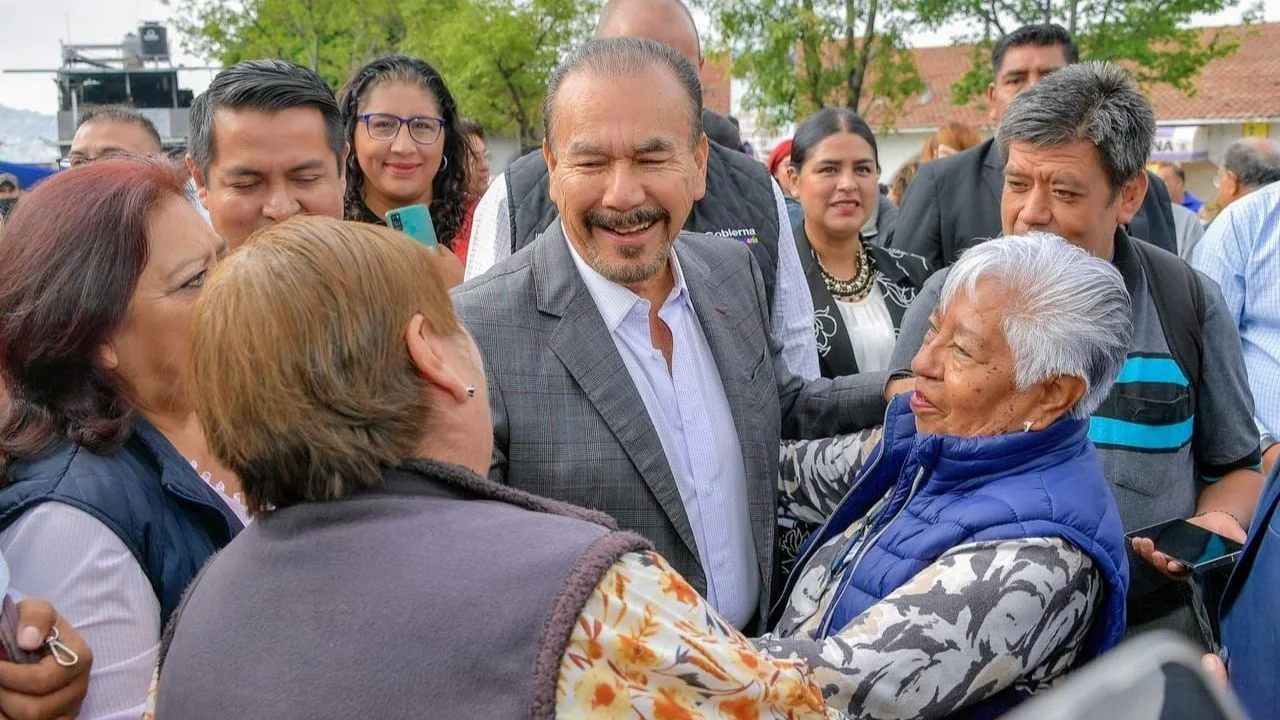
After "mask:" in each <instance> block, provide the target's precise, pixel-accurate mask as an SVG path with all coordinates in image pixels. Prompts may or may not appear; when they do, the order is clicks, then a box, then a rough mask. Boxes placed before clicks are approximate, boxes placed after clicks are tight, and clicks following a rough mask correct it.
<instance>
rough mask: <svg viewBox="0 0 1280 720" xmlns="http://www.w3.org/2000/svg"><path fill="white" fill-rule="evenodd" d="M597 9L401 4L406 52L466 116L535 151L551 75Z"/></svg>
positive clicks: (476, 2) (408, 0)
mask: <svg viewBox="0 0 1280 720" xmlns="http://www.w3.org/2000/svg"><path fill="white" fill-rule="evenodd" d="M597 9H598V8H597V5H596V3H594V2H588V1H587V0H522V1H520V2H512V1H511V0H444V1H443V2H442V0H405V2H404V13H405V19H406V25H407V30H408V32H407V37H406V40H405V42H404V50H405V51H406V52H409V53H413V54H417V55H419V56H421V57H423V58H426V59H427V60H428V61H429V62H431V63H432V64H433V65H435V66H436V67H437V68H439V70H440V71H441V73H442V74H443V75H444V76H445V78H446V80H447V81H448V83H449V89H450V90H451V91H452V92H453V93H454V95H455V96H456V97H457V98H458V102H459V105H460V106H461V107H462V108H463V110H464V112H465V113H466V114H468V115H470V116H472V117H475V118H476V119H478V120H479V121H480V122H481V123H482V124H484V125H485V127H486V128H488V129H489V130H490V131H491V132H499V133H511V134H515V135H516V136H517V137H518V138H519V139H520V144H521V146H522V147H524V148H528V147H533V146H535V145H537V144H538V143H539V142H540V141H541V139H542V97H543V93H544V91H545V90H546V87H547V81H548V79H549V78H550V76H551V72H552V71H553V70H555V67H556V65H557V64H558V63H559V62H560V58H561V56H562V54H563V53H565V52H567V51H568V50H569V49H570V48H572V47H573V46H575V45H577V44H579V43H581V42H582V41H584V40H585V39H586V38H587V37H588V36H589V35H590V32H591V28H592V23H593V22H594V20H595V15H596V12H597Z"/></svg>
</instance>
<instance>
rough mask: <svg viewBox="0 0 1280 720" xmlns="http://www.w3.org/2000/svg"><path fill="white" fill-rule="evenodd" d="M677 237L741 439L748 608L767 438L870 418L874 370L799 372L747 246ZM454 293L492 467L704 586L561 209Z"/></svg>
mask: <svg viewBox="0 0 1280 720" xmlns="http://www.w3.org/2000/svg"><path fill="white" fill-rule="evenodd" d="M675 251H676V253H677V255H678V256H679V258H680V265H681V268H682V269H683V271H684V275H685V283H686V284H687V285H688V288H689V295H690V297H691V298H692V301H693V306H694V311H695V312H696V314H697V316H698V319H699V320H700V321H701V322H702V329H703V333H704V334H705V335H706V338H707V343H708V345H709V346H710V348H711V353H712V355H713V356H714V357H715V359H716V364H717V366H719V369H720V377H721V380H722V382H723V383H724V389H725V394H726V395H727V396H728V400H729V407H730V409H731V410H732V412H733V415H734V424H735V426H736V429H737V432H738V441H739V443H740V444H741V445H742V456H743V464H744V466H745V468H746V478H747V486H748V487H747V496H748V501H749V506H750V513H751V518H750V520H751V527H752V534H753V537H754V541H755V547H756V552H757V554H758V556H759V559H760V577H761V582H762V583H763V587H762V591H761V596H760V602H761V606H760V610H761V613H760V616H761V617H765V618H767V617H768V610H769V602H770V598H771V591H772V588H771V587H770V585H771V582H770V579H771V578H772V577H773V567H772V566H773V560H774V542H775V538H774V535H775V523H776V520H775V517H774V514H775V510H776V506H777V495H778V491H777V484H778V442H779V440H780V439H799V438H818V437H826V436H830V435H836V434H840V433H847V432H853V431H855V430H859V429H861V428H864V427H869V426H874V425H878V424H880V422H881V420H882V415H883V413H884V409H885V402H884V399H883V392H884V384H885V380H886V379H887V373H862V374H859V375H855V376H851V377H844V378H837V379H836V380H828V379H818V380H813V381H808V382H806V381H805V380H803V379H802V378H800V377H797V376H794V375H792V374H791V372H790V371H789V370H788V369H787V366H786V364H785V363H784V362H783V360H782V356H781V345H778V344H776V343H775V342H774V341H773V340H772V339H771V337H770V334H769V307H768V304H767V302H766V300H765V292H764V284H763V281H762V280H761V276H760V271H759V269H758V268H757V267H756V261H755V259H754V258H753V257H752V255H751V253H750V251H748V250H747V248H746V246H744V245H743V244H741V243H739V242H737V241H732V242H730V241H726V240H725V238H719V237H712V236H708V235H697V234H693V233H681V235H680V238H679V240H678V241H677V242H676V247H675ZM453 302H454V307H455V309H456V311H457V314H458V317H459V319H461V320H462V323H463V325H464V326H466V328H467V330H468V331H470V332H471V334H472V336H473V337H474V338H475V340H476V343H477V344H478V345H479V346H480V351H481V353H482V354H483V355H484V361H485V370H486V372H487V374H488V379H489V399H490V403H491V405H492V407H493V430H494V449H493V465H492V468H491V469H490V477H492V478H493V479H494V480H496V481H498V482H504V483H507V484H508V485H511V486H513V487H517V488H519V489H521V490H525V491H527V492H531V493H533V494H535V495H542V496H544V497H550V498H554V499H557V500H561V501H564V502H569V503H573V504H575V505H580V506H583V507H588V508H593V509H596V510H600V511H603V512H606V513H608V514H609V515H612V516H613V517H614V518H615V519H616V520H617V521H618V525H619V526H620V527H622V528H624V529H628V530H634V531H636V532H639V533H640V534H642V535H644V536H645V537H646V538H648V539H649V541H650V542H652V543H653V544H654V547H655V548H656V549H657V551H658V552H660V553H662V555H663V556H664V557H665V558H666V559H667V560H668V562H670V563H671V565H672V567H674V568H675V569H676V570H678V571H679V572H680V573H681V574H683V575H684V576H685V578H686V579H687V580H688V581H689V582H690V584H692V585H693V586H694V587H695V588H696V589H697V590H698V591H699V592H701V593H704V594H705V593H706V587H707V583H706V576H705V574H704V573H703V569H702V567H701V564H700V562H699V559H698V553H697V550H696V546H695V543H694V537H693V530H692V529H691V528H690V526H689V520H688V517H687V516H686V514H685V510H684V505H683V503H682V502H681V500H680V492H679V489H678V487H677V486H676V481H675V478H674V476H673V475H672V473H671V468H670V467H669V466H668V464H667V459H666V455H665V454H663V450H662V443H661V442H660V441H659V439H658V434H657V431H656V430H654V427H653V423H652V422H651V421H650V419H649V415H648V413H647V412H645V407H644V403H643V402H642V401H641V399H640V394H639V392H638V391H637V390H636V388H635V385H634V384H633V383H632V381H631V376H630V375H629V374H628V372H627V368H626V365H624V364H623V362H622V356H621V355H619V354H618V350H617V347H616V346H615V345H614V343H613V341H612V339H611V338H610V336H609V331H608V329H607V328H606V327H605V324H604V320H603V319H602V318H601V317H600V312H599V310H597V308H596V305H595V301H594V300H593V299H592V297H591V293H590V291H588V290H587V286H586V284H585V283H584V282H583V280H582V277H581V275H580V274H579V273H578V269H577V267H576V266H575V265H574V262H573V257H572V256H571V255H570V254H569V248H568V245H567V241H566V240H565V237H564V233H563V230H562V229H561V225H560V223H558V222H557V223H554V224H552V226H551V227H550V228H548V229H547V231H546V232H544V233H543V234H542V236H540V237H539V238H538V239H537V240H535V241H534V242H533V243H532V244H530V245H529V246H528V247H526V248H524V249H522V250H521V251H520V252H518V253H516V254H514V255H512V256H511V257H509V258H507V259H506V260H504V261H503V262H501V263H499V264H497V265H495V266H494V267H493V268H492V269H491V270H490V271H489V272H488V273H486V274H485V275H483V276H481V277H478V278H475V279H473V280H472V281H471V282H468V283H466V284H464V285H462V286H461V287H459V288H457V289H455V290H454V291H453ZM494 530H495V532H500V531H501V529H500V528H495V529H494Z"/></svg>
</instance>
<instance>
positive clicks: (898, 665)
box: [754, 538, 1103, 720]
mask: <svg viewBox="0 0 1280 720" xmlns="http://www.w3.org/2000/svg"><path fill="white" fill-rule="evenodd" d="M812 569H813V568H812V567H809V568H806V575H807V574H808V571H809V570H812ZM820 584H821V583H820ZM1102 592H1103V591H1102V579H1101V573H1100V572H1099V571H1098V570H1097V569H1096V568H1095V566H1094V565H1093V561H1092V559H1091V558H1089V556H1088V555H1086V554H1084V553H1082V552H1080V551H1079V550H1078V549H1077V548H1075V547H1074V546H1072V545H1070V544H1069V543H1066V542H1064V541H1062V540H1059V539H1046V538H1036V539H1028V540H1014V541H1006V542H980V543H972V544H969V545H962V546H960V547H957V548H954V549H952V550H951V551H949V552H948V553H947V554H945V555H943V556H942V557H941V558H939V559H938V560H937V561H936V562H935V563H934V564H933V565H930V566H929V567H927V568H925V569H924V570H922V571H920V573H919V574H917V575H916V576H915V577H914V578H912V579H911V581H909V582H908V583H906V584H905V585H903V586H902V587H900V588H898V589H897V590H895V591H894V592H893V593H891V594H890V595H889V596H888V597H886V598H885V599H884V600H882V601H881V602H879V603H878V604H876V605H874V606H872V607H871V608H870V609H868V610H867V611H866V612H864V613H862V615H860V616H858V617H857V618H856V619H854V620H853V621H852V622H851V623H849V625H847V626H846V627H845V628H844V629H842V630H841V631H840V632H839V633H837V634H835V635H832V636H830V637H828V638H826V639H825V640H814V639H812V633H811V629H812V627H813V626H814V624H815V622H816V621H817V620H818V619H820V618H821V616H822V613H821V612H816V610H817V607H816V605H817V604H818V603H817V601H815V598H818V597H819V596H822V595H824V594H825V593H824V592H823V589H822V588H806V583H805V579H804V578H802V579H801V580H800V581H799V582H798V584H797V587H796V589H795V591H794V592H793V593H792V597H791V599H790V600H789V601H788V607H787V611H786V615H785V616H784V617H783V619H782V622H781V623H780V627H786V626H788V624H789V623H790V626H791V627H795V628H796V630H795V632H794V633H791V634H790V637H780V636H775V635H766V636H765V637H762V638H759V639H757V640H755V641H754V642H755V644H756V646H757V647H759V648H761V649H763V650H765V651H766V652H768V653H770V654H771V655H772V656H774V657H777V658H784V657H786V658H792V659H800V660H805V661H807V662H808V663H809V665H810V666H811V667H812V668H813V674H814V677H815V679H816V680H817V681H818V683H819V684H820V685H821V686H822V688H823V689H824V691H825V692H826V696H827V697H826V700H827V702H828V703H830V704H831V705H832V706H834V707H837V708H840V709H842V710H846V711H847V712H848V713H849V715H850V716H851V717H857V718H867V719H869V720H890V719H892V720H902V719H905V718H941V717H946V716H948V715H950V714H951V713H952V712H954V711H955V710H956V709H957V708H960V707H963V706H966V705H970V704H973V703H975V702H978V701H980V700H982V699H985V698H987V697H989V696H991V695H993V694H995V693H997V692H999V691H1001V690H1003V689H1005V688H1008V687H1011V686H1012V687H1018V688H1020V689H1023V690H1026V691H1028V692H1036V691H1038V690H1041V689H1043V688H1045V687H1048V686H1049V685H1050V684H1051V683H1052V682H1053V681H1054V680H1056V679H1057V678H1059V677H1061V676H1062V675H1063V673H1065V672H1066V671H1067V670H1068V669H1069V668H1070V667H1072V665H1073V664H1074V662H1075V659H1076V656H1077V654H1078V652H1079V651H1080V648H1081V646H1082V645H1083V643H1084V639H1085V636H1086V635H1087V633H1088V630H1089V626H1090V623H1091V620H1092V618H1093V614H1094V613H1095V612H1097V608H1098V605H1099V603H1100V602H1101V599H1102V598H1101V596H1102ZM797 617H799V618H804V620H803V621H802V622H800V623H799V625H795V622H796V619H797Z"/></svg>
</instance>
